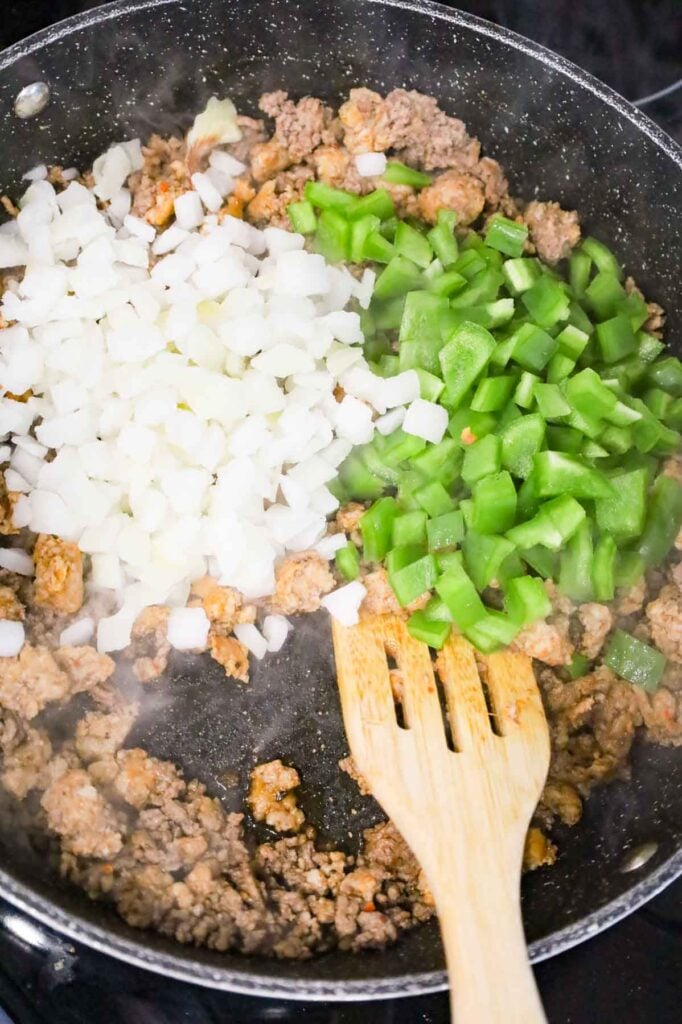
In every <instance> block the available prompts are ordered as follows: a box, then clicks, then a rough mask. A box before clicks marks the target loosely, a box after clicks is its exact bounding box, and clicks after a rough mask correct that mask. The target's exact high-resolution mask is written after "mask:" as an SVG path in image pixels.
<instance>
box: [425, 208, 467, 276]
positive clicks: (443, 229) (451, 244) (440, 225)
mask: <svg viewBox="0 0 682 1024" xmlns="http://www.w3.org/2000/svg"><path fill="white" fill-rule="evenodd" d="M456 223H457V214H456V213H455V211H454V210H439V211H438V215H437V219H436V226H435V227H433V228H431V230H430V231H429V233H428V234H427V236H426V237H427V238H428V240H429V242H430V243H431V246H432V247H433V251H434V252H435V254H436V256H437V257H438V259H439V260H440V262H441V263H442V265H443V267H444V268H445V269H446V270H447V269H448V268H449V267H452V266H453V265H454V264H455V263H456V262H457V257H458V255H459V253H458V248H457V239H456V238H455V235H454V231H455V224H456Z"/></svg>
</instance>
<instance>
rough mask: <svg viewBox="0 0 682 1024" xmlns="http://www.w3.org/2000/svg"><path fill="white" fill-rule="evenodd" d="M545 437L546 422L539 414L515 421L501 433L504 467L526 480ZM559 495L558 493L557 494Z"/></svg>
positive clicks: (532, 414) (522, 417)
mask: <svg viewBox="0 0 682 1024" xmlns="http://www.w3.org/2000/svg"><path fill="white" fill-rule="evenodd" d="M544 437H545V421H544V420H543V418H542V416H539V415H538V414H537V413H531V414H530V415H528V416H521V417H519V418H518V419H515V420H513V422H511V423H510V424H509V425H508V426H507V427H505V428H504V430H503V431H502V433H501V441H502V465H503V466H504V468H505V469H508V470H509V472H510V473H512V474H513V475H514V476H516V477H519V478H520V479H522V480H525V479H526V477H528V476H529V475H530V473H531V471H532V469H533V460H534V458H535V456H536V454H537V453H538V452H539V451H540V448H541V447H542V443H543V441H544ZM557 493H558V492H557Z"/></svg>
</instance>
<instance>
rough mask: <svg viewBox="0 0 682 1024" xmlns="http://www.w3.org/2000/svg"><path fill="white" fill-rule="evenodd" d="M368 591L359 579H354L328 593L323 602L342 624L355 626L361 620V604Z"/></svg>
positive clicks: (333, 616)
mask: <svg viewBox="0 0 682 1024" xmlns="http://www.w3.org/2000/svg"><path fill="white" fill-rule="evenodd" d="M366 593H367V588H366V587H365V586H364V585H363V584H362V583H360V581H359V580H353V582H352V583H346V585H345V586H343V587H337V589H336V590H332V592H331V594H326V595H325V597H323V598H322V601H321V604H322V606H323V607H324V608H326V609H327V611H328V612H329V614H330V615H331V616H332V618H334V619H336V620H337V622H340V623H341V625H342V626H354V625H355V624H356V623H357V622H358V621H359V618H360V616H359V610H360V605H361V604H362V602H363V600H364V598H365V594H366Z"/></svg>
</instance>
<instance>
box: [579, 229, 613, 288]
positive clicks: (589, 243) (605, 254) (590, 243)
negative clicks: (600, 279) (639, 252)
mask: <svg viewBox="0 0 682 1024" xmlns="http://www.w3.org/2000/svg"><path fill="white" fill-rule="evenodd" d="M580 251H581V252H584V253H586V254H587V255H588V256H589V257H590V259H591V260H592V261H593V263H594V264H595V266H596V267H597V269H598V270H600V271H605V272H608V273H610V274H614V275H615V276H616V277H617V278H619V279H620V278H621V277H622V276H623V271H622V269H621V266H620V264H619V262H618V260H617V259H616V257H615V256H614V255H613V253H612V252H611V250H610V249H609V248H608V246H606V245H604V243H603V242H600V241H598V240H597V239H596V238H592V237H590V236H588V237H587V238H584V239H583V241H582V244H581V246H580Z"/></svg>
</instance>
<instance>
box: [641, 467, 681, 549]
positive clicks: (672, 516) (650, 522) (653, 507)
mask: <svg viewBox="0 0 682 1024" xmlns="http://www.w3.org/2000/svg"><path fill="white" fill-rule="evenodd" d="M681 526H682V485H681V484H680V483H679V482H678V481H677V480H675V479H673V477H671V476H659V477H658V479H657V480H656V482H655V483H654V486H653V490H652V492H651V496H650V498H649V502H648V508H647V517H646V523H645V526H644V531H643V533H642V536H641V539H640V542H639V544H638V546H637V550H638V552H639V554H640V555H641V556H642V558H643V559H644V562H645V564H646V565H647V566H648V567H649V568H652V567H654V566H656V565H660V564H661V562H662V561H663V560H664V558H665V557H666V555H667V554H668V552H669V551H670V549H671V547H672V546H673V544H674V542H675V538H676V537H677V534H678V533H679V531H680V527H681Z"/></svg>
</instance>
